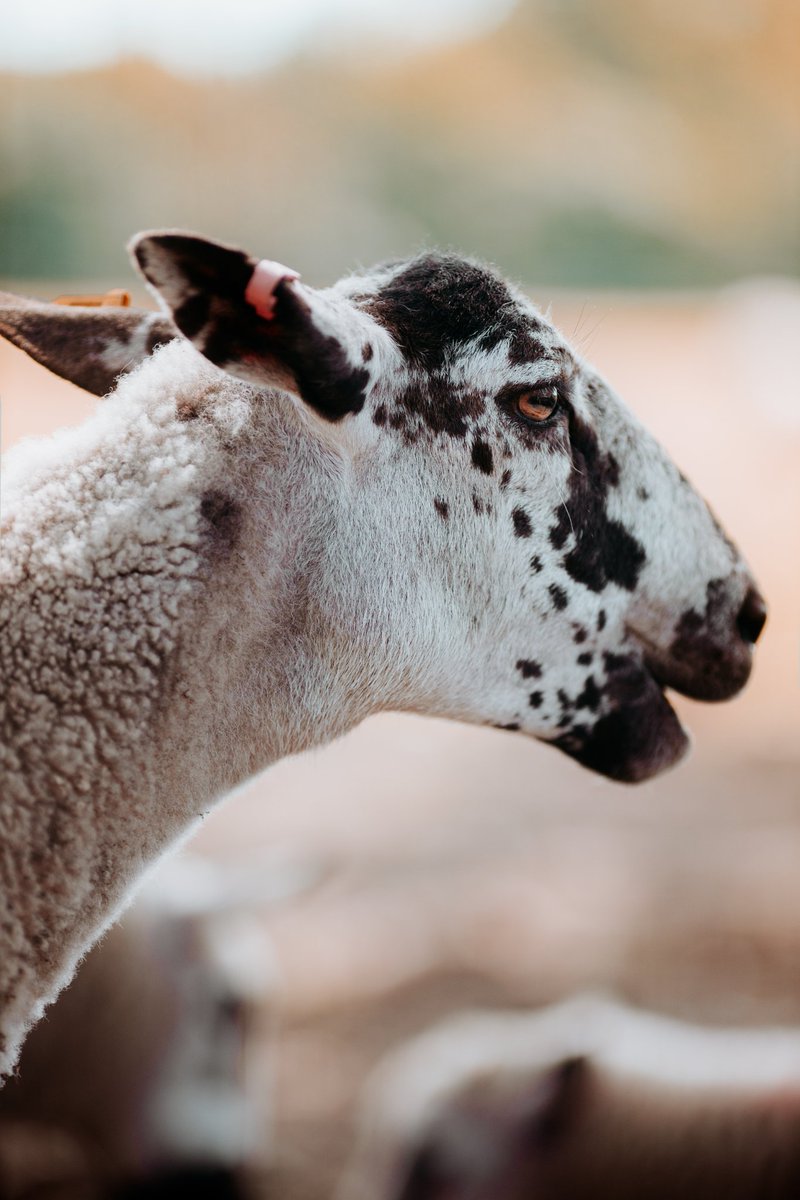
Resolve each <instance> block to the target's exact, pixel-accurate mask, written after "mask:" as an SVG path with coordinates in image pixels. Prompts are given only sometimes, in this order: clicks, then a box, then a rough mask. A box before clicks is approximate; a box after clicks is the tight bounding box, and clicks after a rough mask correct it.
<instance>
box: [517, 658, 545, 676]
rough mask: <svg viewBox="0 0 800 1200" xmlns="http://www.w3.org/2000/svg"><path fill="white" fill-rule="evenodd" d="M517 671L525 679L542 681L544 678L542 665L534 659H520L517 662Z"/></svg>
mask: <svg viewBox="0 0 800 1200" xmlns="http://www.w3.org/2000/svg"><path fill="white" fill-rule="evenodd" d="M517 670H518V671H519V673H520V674H521V676H522V678H523V679H541V677H542V664H541V663H538V662H536V661H535V660H534V659H532V658H520V659H519V660H518V661H517Z"/></svg>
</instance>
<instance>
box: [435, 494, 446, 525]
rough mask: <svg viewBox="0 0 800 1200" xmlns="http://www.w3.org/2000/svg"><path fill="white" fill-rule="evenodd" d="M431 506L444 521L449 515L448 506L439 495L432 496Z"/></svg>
mask: <svg viewBox="0 0 800 1200" xmlns="http://www.w3.org/2000/svg"><path fill="white" fill-rule="evenodd" d="M433 507H434V508H435V509H436V511H437V513H438V514H439V516H440V517H441V518H442V520H443V521H446V520H447V519H448V517H449V516H450V506H449V504H448V503H447V501H446V500H443V499H442V497H441V496H434V498H433Z"/></svg>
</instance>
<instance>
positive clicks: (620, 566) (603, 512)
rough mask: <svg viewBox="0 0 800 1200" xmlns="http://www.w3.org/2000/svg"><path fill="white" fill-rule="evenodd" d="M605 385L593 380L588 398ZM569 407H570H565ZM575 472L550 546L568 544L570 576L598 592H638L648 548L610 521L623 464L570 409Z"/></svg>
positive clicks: (566, 558) (566, 557)
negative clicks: (612, 588)
mask: <svg viewBox="0 0 800 1200" xmlns="http://www.w3.org/2000/svg"><path fill="white" fill-rule="evenodd" d="M601 387H602V385H601V384H600V383H599V382H598V381H596V380H592V379H590V380H589V381H588V382H587V384H586V391H587V394H589V395H591V392H592V390H593V389H597V390H599V389H600V388H601ZM565 404H566V402H565ZM566 407H567V411H568V417H569V436H570V446H571V450H572V464H573V469H572V471H571V473H570V477H569V496H568V497H567V500H566V502H565V503H564V504H561V505H559V507H558V508H557V509H556V523H555V525H553V526H552V527H551V529H550V543H551V545H552V546H553V547H554V549H556V550H561V549H563V547H564V546H565V545H566V543H567V541H568V539H570V538H572V539H573V546H572V548H571V549H570V550H569V551H568V552H567V554H565V555H564V558H563V559H562V563H563V566H564V569H565V570H566V571H567V572H568V574H569V575H570V576H571V577H572V578H573V579H574V580H576V582H578V583H581V584H583V585H584V586H585V587H587V588H589V590H590V591H593V592H601V591H603V589H604V588H605V587H606V585H607V584H609V583H615V584H617V585H618V586H619V587H622V588H625V589H626V590H627V591H633V589H634V588H635V587H636V584H637V582H638V579H639V573H640V571H641V568H642V566H643V565H644V563H645V561H646V555H645V552H644V548H643V546H642V545H641V544H640V543H639V542H638V541H637V540H636V538H635V537H634V536H633V535H632V534H631V533H630V532H629V531H628V530H627V529H626V528H625V526H624V525H622V523H621V522H619V521H616V520H613V519H612V518H610V517H609V516H608V512H607V508H606V502H607V497H608V493H609V491H610V490H611V489H612V488H615V487H617V486H618V484H619V465H618V463H617V461H616V459H615V458H614V456H613V454H611V453H606V454H604V453H603V452H602V451H601V450H600V447H599V445H598V442H597V437H596V435H595V433H594V430H593V429H591V428H590V426H589V425H587V424H586V422H585V421H584V420H583V419H582V418H581V417H579V416H578V414H577V413H576V412H575V410H574V408H573V407H572V406H571V405H569V404H566Z"/></svg>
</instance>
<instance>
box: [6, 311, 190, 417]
mask: <svg viewBox="0 0 800 1200" xmlns="http://www.w3.org/2000/svg"><path fill="white" fill-rule="evenodd" d="M0 336H2V337H5V338H8V340H9V341H10V342H13V344H14V345H15V346H19V348H20V349H21V350H24V351H25V353H26V354H29V355H30V357H31V358H32V359H34V360H35V361H36V362H38V363H41V365H42V366H43V367H47V369H48V371H53V372H54V374H56V375H60V376H61V378H62V379H68V380H69V381H70V383H76V384H77V385H78V387H82V388H85V389H86V391H87V392H93V393H94V394H95V396H105V395H106V394H107V393H108V392H110V391H111V389H112V388H113V387H114V383H115V381H116V379H117V378H118V377H119V376H120V375H125V374H127V373H128V371H132V370H133V368H134V367H136V366H138V365H139V363H140V362H142V360H143V359H145V358H147V356H148V355H149V354H151V353H152V352H153V350H154V349H155V347H156V346H157V345H159V344H160V343H162V342H168V341H170V340H171V339H172V338H174V337H175V336H176V330H175V327H174V326H173V325H172V323H171V322H170V320H169V318H168V317H166V316H165V315H164V314H163V313H157V312H150V311H149V310H147V309H140V308H121V307H112V306H104V305H100V304H95V305H93V306H92V307H83V306H81V305H77V304H74V303H69V304H46V303H44V302H43V301H41V300H26V299H24V298H23V297H22V296H12V295H11V294H10V293H9V292H0Z"/></svg>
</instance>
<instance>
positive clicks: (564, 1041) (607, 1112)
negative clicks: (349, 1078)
mask: <svg viewBox="0 0 800 1200" xmlns="http://www.w3.org/2000/svg"><path fill="white" fill-rule="evenodd" d="M798 1194H800V1030H797V1029H791V1028H787V1029H724V1028H703V1027H700V1026H695V1025H689V1024H685V1023H684V1022H681V1021H677V1020H672V1019H669V1018H667V1017H663V1016H656V1015H655V1014H652V1013H648V1012H644V1011H641V1010H637V1009H634V1008H631V1007H628V1006H626V1005H624V1004H621V1003H619V1002H617V1001H615V1000H613V999H610V998H608V997H603V996H600V995H582V996H577V997H573V998H571V999H569V1000H566V1001H564V1002H562V1003H560V1004H556V1005H554V1006H552V1007H551V1008H547V1009H544V1010H542V1011H540V1012H534V1013H527V1012H508V1013H502V1012H475V1013H464V1014H461V1015H457V1016H454V1017H450V1018H449V1019H447V1020H445V1021H444V1022H443V1023H442V1024H440V1025H438V1026H435V1027H434V1028H432V1029H430V1030H428V1031H427V1032H424V1033H422V1034H421V1035H419V1036H418V1037H416V1038H413V1039H411V1041H410V1042H408V1043H406V1044H405V1045H403V1046H401V1047H400V1048H399V1049H397V1050H395V1051H394V1052H391V1053H390V1054H389V1055H388V1056H387V1058H386V1059H385V1060H384V1061H383V1062H382V1063H381V1064H379V1066H378V1068H377V1069H376V1072H375V1074H374V1075H373V1077H372V1079H371V1081H370V1082H369V1083H368V1085H367V1088H366V1089H365V1093H364V1098H363V1114H362V1117H361V1120H360V1123H359V1144H358V1149H357V1151H356V1153H355V1154H354V1157H353V1161H352V1163H351V1165H350V1167H349V1170H348V1172H347V1174H346V1178H345V1181H344V1182H343V1185H342V1188H341V1189H340V1197H341V1200H367V1198H369V1200H437V1198H443V1197H447V1200H467V1198H469V1200H556V1198H558V1200H588V1198H589V1197H592V1198H593V1200H596V1198H598V1197H614V1200H628V1198H629V1197H630V1198H631V1200H633V1198H634V1197H636V1198H637V1200H639V1198H640V1197H647V1200H668V1198H670V1200H671V1198H672V1197H675V1196H680V1197H682V1200H706V1198H707V1197H718V1196H719V1197H721V1196H724V1197H725V1200H764V1198H765V1197H772V1198H773V1200H794V1198H795V1197H796V1196H797V1195H798Z"/></svg>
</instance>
